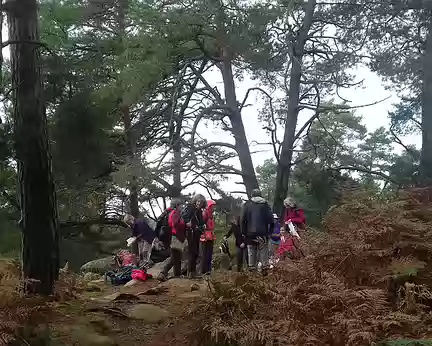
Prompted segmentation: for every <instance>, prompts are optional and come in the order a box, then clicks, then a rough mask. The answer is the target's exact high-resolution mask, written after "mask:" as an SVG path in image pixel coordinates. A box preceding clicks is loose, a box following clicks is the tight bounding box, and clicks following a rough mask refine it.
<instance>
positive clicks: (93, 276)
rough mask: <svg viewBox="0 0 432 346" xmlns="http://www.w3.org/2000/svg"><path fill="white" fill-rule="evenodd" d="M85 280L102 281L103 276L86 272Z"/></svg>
mask: <svg viewBox="0 0 432 346" xmlns="http://www.w3.org/2000/svg"><path fill="white" fill-rule="evenodd" d="M83 279H84V281H96V280H100V279H101V275H100V274H98V273H93V272H86V273H84V277H83Z"/></svg>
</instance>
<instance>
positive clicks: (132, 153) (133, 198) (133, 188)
mask: <svg viewBox="0 0 432 346" xmlns="http://www.w3.org/2000/svg"><path fill="white" fill-rule="evenodd" d="M128 8H129V0H120V1H119V2H118V32H117V37H118V40H119V42H120V44H121V46H122V48H121V51H122V52H123V51H124V38H125V35H126V13H127V11H128ZM120 112H121V116H122V118H123V126H124V131H125V136H126V145H127V151H128V156H129V160H130V163H131V164H132V165H135V164H136V163H137V160H136V145H135V138H133V136H132V133H131V115H130V106H129V105H128V104H126V102H125V98H124V95H122V96H121V98H120ZM138 190H139V189H138V181H137V177H136V176H132V177H131V180H130V182H129V209H130V213H131V214H132V216H134V217H139V216H140V211H139V204H138Z"/></svg>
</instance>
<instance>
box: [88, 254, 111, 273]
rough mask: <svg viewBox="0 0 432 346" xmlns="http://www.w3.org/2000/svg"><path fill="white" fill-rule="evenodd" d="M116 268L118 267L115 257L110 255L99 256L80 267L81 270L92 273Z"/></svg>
mask: <svg viewBox="0 0 432 346" xmlns="http://www.w3.org/2000/svg"><path fill="white" fill-rule="evenodd" d="M115 268H116V264H115V261H114V258H113V257H112V256H110V257H104V258H99V259H97V260H94V261H90V262H87V263H86V264H84V265H83V266H82V267H81V268H80V270H81V272H83V273H88V272H91V273H98V274H104V273H106V272H107V271H110V270H113V269H115Z"/></svg>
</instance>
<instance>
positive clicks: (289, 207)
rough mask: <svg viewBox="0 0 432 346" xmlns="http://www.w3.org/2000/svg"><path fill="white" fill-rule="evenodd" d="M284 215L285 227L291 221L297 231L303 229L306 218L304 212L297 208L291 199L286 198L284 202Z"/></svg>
mask: <svg viewBox="0 0 432 346" xmlns="http://www.w3.org/2000/svg"><path fill="white" fill-rule="evenodd" d="M284 206H285V213H284V219H283V223H284V225H287V224H288V222H289V221H291V222H292V223H293V224H294V226H296V227H297V228H299V229H304V226H305V225H306V217H305V214H304V210H303V209H301V208H299V207H298V206H297V203H296V201H295V200H294V198H292V197H287V198H285V200H284Z"/></svg>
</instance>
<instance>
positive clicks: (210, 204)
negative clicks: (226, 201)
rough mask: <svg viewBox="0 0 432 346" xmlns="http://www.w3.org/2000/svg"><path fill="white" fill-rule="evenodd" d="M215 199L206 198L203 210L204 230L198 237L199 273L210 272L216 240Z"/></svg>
mask: <svg viewBox="0 0 432 346" xmlns="http://www.w3.org/2000/svg"><path fill="white" fill-rule="evenodd" d="M215 205H216V202H215V201H212V200H208V201H207V208H205V209H204V211H203V222H204V223H205V229H204V232H203V233H202V234H201V237H200V252H201V256H200V257H201V274H202V275H205V274H210V272H211V266H212V258H213V244H214V242H215V240H216V235H215V233H214V229H215V221H214V217H213V216H214V215H213V214H214V209H213V208H214V206H215Z"/></svg>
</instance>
